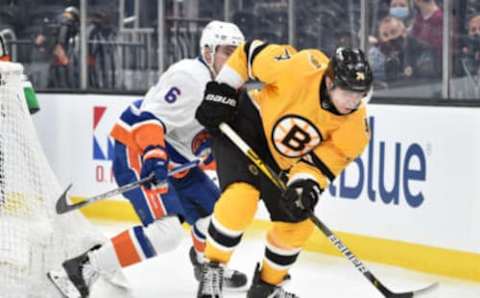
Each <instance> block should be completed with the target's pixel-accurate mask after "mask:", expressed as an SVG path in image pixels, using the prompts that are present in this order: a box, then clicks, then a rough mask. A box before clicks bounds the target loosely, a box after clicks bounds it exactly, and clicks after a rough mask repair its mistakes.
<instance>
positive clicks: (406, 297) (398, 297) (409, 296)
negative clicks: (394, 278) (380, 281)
mask: <svg viewBox="0 0 480 298" xmlns="http://www.w3.org/2000/svg"><path fill="white" fill-rule="evenodd" d="M437 287H438V283H433V284H431V285H429V286H428V287H425V288H422V289H419V290H416V291H412V292H405V293H392V295H387V297H388V298H416V297H423V296H425V295H428V294H430V293H431V292H432V291H434V290H435V289H436V288H437Z"/></svg>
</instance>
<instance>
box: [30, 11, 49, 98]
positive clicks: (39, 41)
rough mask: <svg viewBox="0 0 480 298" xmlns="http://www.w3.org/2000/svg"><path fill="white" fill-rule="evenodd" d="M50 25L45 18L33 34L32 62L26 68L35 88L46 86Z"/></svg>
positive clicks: (44, 87)
mask: <svg viewBox="0 0 480 298" xmlns="http://www.w3.org/2000/svg"><path fill="white" fill-rule="evenodd" d="M50 26H51V23H50V20H49V19H47V18H45V19H44V20H43V23H42V25H41V26H38V29H37V30H38V31H37V30H36V32H34V34H33V49H32V60H31V61H32V63H30V65H29V66H28V67H27V68H26V69H27V70H28V76H29V77H30V79H31V80H32V84H33V85H34V86H35V88H36V89H46V88H47V86H48V76H49V68H50V64H51V60H52V48H53V42H54V40H53V38H54V36H52V34H51V32H50V31H51V29H50Z"/></svg>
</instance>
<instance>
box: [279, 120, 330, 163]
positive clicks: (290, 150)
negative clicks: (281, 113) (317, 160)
mask: <svg viewBox="0 0 480 298" xmlns="http://www.w3.org/2000/svg"><path fill="white" fill-rule="evenodd" d="M321 141H322V136H321V135H320V132H319V131H318V129H317V128H316V127H315V126H314V125H313V124H312V123H311V122H310V121H308V120H307V119H305V118H302V117H300V116H297V115H287V116H285V117H283V118H281V119H280V120H279V121H278V122H277V123H276V124H275V125H274V126H273V131H272V142H273V144H274V147H275V149H276V150H277V151H278V152H279V153H280V154H282V155H284V156H287V157H292V158H293V157H300V156H303V155H305V154H307V153H308V152H309V151H311V150H312V149H314V148H315V147H316V146H318V145H319V144H320V142H321Z"/></svg>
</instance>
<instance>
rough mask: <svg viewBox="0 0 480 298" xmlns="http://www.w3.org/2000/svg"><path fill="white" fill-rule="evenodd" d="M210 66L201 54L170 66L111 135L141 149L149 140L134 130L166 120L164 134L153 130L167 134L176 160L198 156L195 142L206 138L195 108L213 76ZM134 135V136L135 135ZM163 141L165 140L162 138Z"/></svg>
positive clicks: (132, 107)
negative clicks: (200, 56)
mask: <svg viewBox="0 0 480 298" xmlns="http://www.w3.org/2000/svg"><path fill="white" fill-rule="evenodd" d="M212 79H213V78H212V75H211V72H210V70H209V68H208V66H207V65H206V64H205V63H204V62H203V61H202V60H200V59H199V58H197V59H184V60H181V61H179V62H177V63H175V64H173V65H172V66H171V67H169V68H168V70H167V71H166V72H164V73H163V74H162V75H161V76H160V79H159V80H158V82H157V84H156V85H155V86H153V87H151V88H150V90H148V92H147V94H146V95H145V98H144V99H143V101H142V102H136V103H134V104H132V105H131V106H130V107H129V108H128V109H127V110H126V111H125V112H124V113H123V114H122V116H121V117H120V119H119V121H118V122H117V124H116V125H115V127H114V129H113V130H112V133H111V134H112V136H113V137H114V138H115V139H117V140H118V141H120V142H122V143H124V144H126V145H132V144H133V146H135V143H136V144H137V145H138V149H139V151H141V150H143V149H144V147H146V146H147V145H148V142H147V143H145V142H143V141H139V140H138V138H135V131H137V130H139V129H140V128H141V127H142V126H147V125H142V124H148V125H150V126H152V123H154V122H158V120H159V121H160V122H161V124H163V136H162V135H159V134H158V133H157V132H158V130H155V129H154V130H152V133H151V134H149V135H152V134H154V135H155V137H157V136H158V137H157V139H158V138H161V137H164V138H165V141H166V144H167V147H168V148H167V149H169V150H167V151H168V152H169V154H170V155H172V154H173V155H177V153H178V154H179V155H181V156H171V158H173V159H175V160H177V161H178V160H179V159H180V160H181V159H186V160H192V159H194V158H195V154H194V151H195V149H196V145H198V144H200V143H201V141H203V140H204V138H205V135H206V131H205V128H204V127H203V126H202V125H201V124H200V123H198V121H197V120H196V119H195V111H196V109H197V107H198V106H199V105H200V103H201V101H202V99H203V93H204V90H205V86H206V84H207V82H208V81H210V80H212ZM132 135H133V136H132ZM162 142H163V140H162Z"/></svg>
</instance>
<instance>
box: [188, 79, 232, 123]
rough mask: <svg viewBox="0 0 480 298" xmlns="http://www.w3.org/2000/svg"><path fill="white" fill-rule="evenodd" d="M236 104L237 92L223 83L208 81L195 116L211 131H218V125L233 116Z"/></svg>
mask: <svg viewBox="0 0 480 298" xmlns="http://www.w3.org/2000/svg"><path fill="white" fill-rule="evenodd" d="M237 105H238V93H237V90H235V89H233V88H232V87H230V86H229V85H227V84H225V83H221V84H220V83H218V82H215V81H210V82H208V84H207V86H206V88H205V94H204V96H203V101H202V103H201V104H200V106H199V107H198V109H197V111H196V113H195V118H197V120H198V122H200V124H202V125H203V126H205V128H206V129H207V130H208V131H209V132H211V133H216V132H218V125H219V124H220V123H222V122H229V121H231V120H233V118H234V117H235V112H236V110H237Z"/></svg>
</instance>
